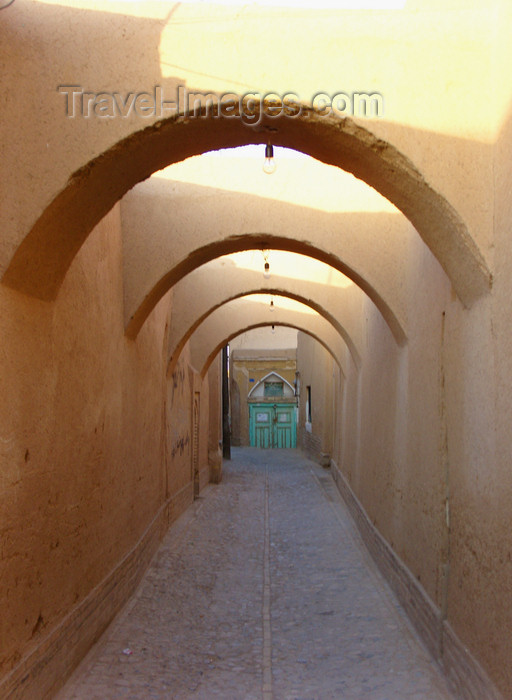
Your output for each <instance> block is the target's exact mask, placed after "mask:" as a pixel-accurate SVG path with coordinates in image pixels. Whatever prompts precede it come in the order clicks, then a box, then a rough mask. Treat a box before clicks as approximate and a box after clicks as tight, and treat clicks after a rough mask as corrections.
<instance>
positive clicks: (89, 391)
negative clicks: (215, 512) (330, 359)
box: [0, 207, 218, 697]
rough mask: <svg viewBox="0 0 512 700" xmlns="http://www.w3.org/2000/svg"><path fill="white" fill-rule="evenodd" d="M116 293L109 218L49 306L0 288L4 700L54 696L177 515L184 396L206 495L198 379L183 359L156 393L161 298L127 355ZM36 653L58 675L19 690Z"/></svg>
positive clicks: (186, 440)
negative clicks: (196, 417) (195, 427)
mask: <svg viewBox="0 0 512 700" xmlns="http://www.w3.org/2000/svg"><path fill="white" fill-rule="evenodd" d="M122 292H123V289H122V278H121V235H120V217H119V208H118V207H115V208H114V209H113V210H112V212H110V213H109V214H108V216H107V217H105V219H103V220H102V222H101V223H100V224H99V225H98V226H97V227H96V229H95V231H94V232H93V234H92V235H91V236H90V238H89V240H88V242H87V244H86V245H85V246H84V247H83V249H82V250H81V251H80V254H79V255H78V256H77V258H76V260H75V261H74V263H73V266H72V268H71V269H70V271H69V274H68V275H67V277H66V280H65V283H64V286H63V289H62V290H61V294H60V295H59V298H58V299H57V301H56V302H55V303H52V304H49V303H45V302H36V301H35V300H33V299H29V298H27V297H25V296H23V295H20V294H18V293H17V292H13V291H12V290H9V289H7V288H3V287H2V288H1V289H0V308H1V311H0V326H1V331H0V336H1V348H2V349H1V364H0V395H1V396H2V401H1V402H0V426H1V432H0V542H1V545H0V554H1V556H0V600H1V601H2V615H1V616H0V678H1V679H2V680H1V681H0V696H2V697H7V696H9V697H11V696H12V697H14V696H15V693H14V690H13V688H14V687H18V691H17V692H20V690H19V684H20V682H21V678H22V677H23V683H22V688H23V690H22V691H21V692H22V696H23V697H36V696H38V697H42V696H43V694H44V693H45V691H49V690H50V689H52V688H53V689H56V688H57V687H58V685H59V683H60V682H62V680H63V679H64V678H65V676H66V674H67V673H69V671H70V670H71V668H72V666H73V664H74V663H76V662H77V661H78V660H79V658H80V655H81V654H83V653H84V652H85V651H86V650H87V647H88V644H90V643H91V641H92V639H93V638H94V637H95V636H96V635H97V633H98V630H101V629H103V627H104V626H105V624H106V623H107V622H108V621H109V620H110V619H111V617H112V615H113V614H114V613H115V612H116V611H117V610H118V609H119V606H120V605H122V604H123V602H125V600H126V596H127V595H128V594H129V593H130V592H131V589H133V586H134V585H135V584H136V581H137V580H138V578H139V577H140V575H141V573H142V571H143V570H144V568H145V566H146V565H147V562H148V561H149V558H150V557H151V554H152V553H153V552H154V549H155V547H156V545H157V544H158V541H159V539H160V537H161V535H162V534H163V532H165V530H166V528H167V526H168V524H169V522H170V521H172V520H174V519H175V518H176V517H178V516H179V515H180V514H181V513H182V512H183V510H184V508H186V506H188V505H189V503H190V502H191V501H192V499H193V484H192V481H193V474H192V472H191V459H190V449H191V442H190V441H191V431H192V414H191V402H192V400H193V394H194V388H195V390H196V391H201V392H202V393H203V395H204V400H203V403H202V404H201V418H200V423H201V424H200V439H199V450H200V454H199V461H198V465H199V469H200V472H201V479H200V481H201V484H200V485H201V486H202V487H204V485H205V483H207V481H208V473H209V468H208V433H209V420H208V415H209V403H210V398H209V392H208V378H206V379H205V382H204V385H205V386H204V387H203V386H201V383H200V382H199V383H198V382H197V380H194V373H193V372H192V370H191V369H190V368H189V366H188V364H187V356H186V354H185V356H184V358H183V359H182V361H181V362H180V365H179V367H178V368H177V370H176V372H175V373H174V375H173V376H171V377H169V378H168V379H166V370H167V367H166V363H167V346H166V340H167V338H166V334H167V328H168V318H169V313H170V310H171V302H170V296H169V295H166V297H165V298H163V299H162V301H161V302H160V303H159V304H158V307H157V308H155V310H154V312H153V313H152V315H151V318H150V319H148V323H146V324H145V326H144V329H143V330H142V331H141V333H140V334H139V337H138V338H137V340H136V341H129V340H127V339H126V337H125V335H124V325H123V304H122V302H123V298H122ZM215 366H216V365H215ZM194 382H195V383H194ZM216 397H217V401H218V393H217V394H216ZM214 399H215V392H214V394H213V397H212V401H214ZM213 405H214V404H213ZM212 407H213V406H212ZM217 408H218V406H217ZM213 432H215V430H214V431H213ZM105 588H108V589H109V590H108V592H105V590H104V589H105ZM59 624H61V628H60V629H59V635H61V638H62V644H61V643H60V642H55V644H56V647H55V649H53V648H52V647H51V644H50V642H49V641H48V640H52V639H53V637H54V635H55V630H56V629H58V625H59ZM73 626H75V627H76V628H78V627H79V628H80V634H81V635H82V636H83V640H82V642H80V643H78V647H77V640H76V634H77V629H75V628H74V627H73ZM68 628H69V629H68ZM73 634H74V635H75V636H73ZM52 643H53V642H52ZM66 645H67V646H68V648H67V649H66V648H65V647H66ZM45 647H46V652H45V653H46V654H47V656H46V657H45V659H46V661H48V648H52V649H53V650H52V651H51V654H50V656H55V657H57V658H60V659H61V661H59V663H58V664H57V666H55V665H54V666H53V671H52V673H53V676H52V673H49V675H48V674H47V675H46V676H45V675H44V674H45V672H43V676H44V677H41V675H37V674H36V675H35V676H33V675H32V670H31V668H30V664H29V665H28V666H27V665H26V663H27V662H26V659H27V655H29V656H30V655H32V657H31V658H32V661H33V660H34V659H35V658H37V655H38V653H39V650H41V649H43V648H45ZM61 647H64V648H61ZM20 663H21V672H22V675H21V677H20V675H19V671H20ZM52 663H53V662H52ZM24 664H25V665H24ZM49 665H50V666H52V664H49ZM27 668H28V670H27ZM9 673H11V675H9ZM32 682H33V683H34V687H32V685H31V684H32ZM11 692H12V695H11ZM33 693H35V695H33ZM38 693H40V694H39V695H38Z"/></svg>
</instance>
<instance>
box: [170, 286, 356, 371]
mask: <svg viewBox="0 0 512 700" xmlns="http://www.w3.org/2000/svg"><path fill="white" fill-rule="evenodd" d="M254 294H257V295H259V294H265V295H272V296H275V297H276V305H279V301H278V300H279V298H280V297H284V298H287V299H293V300H294V301H298V302H300V303H302V304H304V305H305V306H307V307H309V308H311V309H312V310H313V311H315V312H317V313H318V314H319V315H320V316H322V317H323V318H325V320H326V321H328V322H329V323H330V324H331V325H332V326H333V327H334V328H335V330H336V331H337V332H338V333H339V335H340V336H341V337H342V338H343V340H344V341H345V343H346V344H347V347H348V349H349V351H350V355H351V356H352V359H353V361H354V364H355V366H356V367H359V366H360V362H361V358H360V353H359V351H358V350H357V348H356V345H355V343H354V340H353V339H352V337H351V336H350V334H349V333H348V332H347V330H346V328H345V327H344V326H343V325H342V324H341V323H340V321H339V320H338V319H337V318H336V317H335V316H334V315H333V314H332V313H331V312H330V311H328V310H327V309H325V308H324V307H322V306H321V304H319V303H318V302H316V301H315V300H312V299H308V298H307V297H305V296H302V295H300V294H296V293H293V292H289V291H286V289H277V288H271V289H265V288H262V287H258V288H254V289H245V290H243V291H240V292H239V293H237V294H234V295H232V296H228V297H226V298H225V299H223V301H222V302H221V303H219V304H215V305H213V306H211V307H210V308H208V309H207V310H206V311H204V313H201V314H200V315H199V316H197V317H196V318H193V317H189V319H188V320H189V321H190V322H191V323H190V325H189V326H187V327H186V329H185V328H184V327H182V328H173V327H171V337H170V342H169V365H168V373H172V372H173V371H174V367H175V366H176V363H177V361H178V358H179V356H180V354H181V351H182V350H183V348H184V346H185V344H186V343H187V342H188V340H189V339H190V338H191V336H192V335H193V333H194V332H195V330H196V329H197V328H198V327H199V326H200V324H201V323H202V322H203V321H204V320H205V319H207V318H208V316H210V314H212V313H213V312H214V311H215V310H216V309H218V308H220V307H222V306H223V305H225V304H229V303H230V302H232V301H235V300H237V299H243V298H246V297H249V298H250V296H251V295H254ZM275 325H278V324H275Z"/></svg>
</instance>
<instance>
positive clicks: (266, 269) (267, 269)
mask: <svg viewBox="0 0 512 700" xmlns="http://www.w3.org/2000/svg"><path fill="white" fill-rule="evenodd" d="M263 277H264V278H265V279H266V280H268V279H269V277H270V263H269V262H265V267H264V269H263Z"/></svg>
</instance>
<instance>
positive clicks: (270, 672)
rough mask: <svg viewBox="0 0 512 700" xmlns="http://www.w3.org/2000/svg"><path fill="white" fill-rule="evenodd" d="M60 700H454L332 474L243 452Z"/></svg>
mask: <svg viewBox="0 0 512 700" xmlns="http://www.w3.org/2000/svg"><path fill="white" fill-rule="evenodd" d="M58 697H59V698H60V700H78V699H84V700H85V699H87V700H93V699H98V700H100V699H101V700H107V699H109V698H111V699H114V698H115V699H116V700H119V699H120V698H123V699H128V698H141V699H142V698H144V700H146V699H147V698H174V699H176V700H177V699H178V698H180V699H181V698H182V699H185V698H186V699H187V700H188V699H189V698H203V699H205V700H206V699H210V698H223V699H226V700H229V699H235V698H236V699H239V700H248V699H249V698H251V699H256V698H263V699H264V700H270V698H276V699H277V698H279V699H283V700H284V699H285V698H290V699H291V698H297V699H298V698H300V699H301V700H306V699H308V700H312V699H313V698H315V699H322V700H324V699H327V698H336V699H337V700H362V699H363V698H364V700H385V699H387V700H400V699H403V700H420V699H422V700H437V699H441V698H451V697H452V696H451V694H450V692H449V690H448V688H447V686H446V683H445V681H444V679H443V677H442V676H441V674H440V672H439V671H438V668H437V666H436V665H435V663H434V662H433V661H432V660H431V657H430V656H429V655H428V653H427V651H426V650H425V649H424V648H423V647H422V645H421V643H420V642H419V641H418V638H417V636H416V634H415V632H414V631H413V630H412V628H411V626H410V624H409V622H408V621H407V618H406V617H405V615H404V613H403V611H402V610H401V608H400V607H399V606H398V604H397V603H396V601H395V599H394V597H393V595H392V593H391V592H390V589H389V588H388V587H387V584H386V583H385V582H384V580H383V579H382V577H381V575H380V574H379V572H378V570H377V569H376V567H375V564H374V563H373V561H372V560H371V559H370V557H369V555H368V553H367V550H366V549H365V547H364V545H363V544H362V542H361V539H360V537H359V535H358V532H357V530H356V528H355V526H354V524H353V522H352V520H351V517H350V515H349V514H348V511H347V509H346V506H345V505H344V503H343V502H342V500H341V498H340V495H339V492H338V490H337V489H336V486H335V485H334V482H333V480H332V478H331V476H330V473H329V471H327V470H325V469H322V468H321V467H319V466H318V465H317V464H315V463H314V462H311V461H309V460H307V459H306V458H305V457H304V456H303V455H302V454H301V452H299V451H296V450H273V451H266V450H256V449H251V448H245V449H244V448H238V449H235V450H234V451H233V460H232V461H231V462H229V463H227V464H226V465H225V472H224V478H223V482H222V484H221V485H219V486H210V487H209V488H208V489H206V490H205V491H204V494H203V496H202V497H201V498H200V499H199V500H197V501H196V502H195V503H194V506H193V507H192V508H190V509H189V510H188V511H187V512H186V513H185V514H184V515H183V516H182V517H181V518H180V519H179V520H178V521H177V522H176V523H175V525H174V526H173V527H172V528H171V529H170V530H169V532H168V533H167V535H166V537H165V538H164V541H163V543H162V546H161V547H160V549H159V551H158V553H157V555H156V556H155V558H154V560H153V562H152V565H151V566H150V568H149V569H148V571H147V573H146V575H145V577H144V580H143V582H142V584H141V586H140V587H139V589H138V592H137V593H136V595H135V596H134V597H133V598H132V600H131V601H130V602H129V603H128V605H127V606H126V607H125V609H124V611H123V612H122V613H121V615H120V616H119V617H118V618H117V620H116V621H114V623H113V624H112V626H111V627H110V629H109V630H108V631H107V633H106V634H105V635H104V637H103V638H102V640H100V642H99V643H98V644H97V645H96V647H94V648H93V649H92V651H91V652H90V654H89V656H88V657H86V659H85V660H84V662H83V663H82V664H81V666H79V668H78V669H77V671H76V672H75V674H74V676H72V678H71V680H70V681H69V682H68V684H67V685H66V686H65V687H64V689H63V690H62V691H61V693H60V695H59V696H58Z"/></svg>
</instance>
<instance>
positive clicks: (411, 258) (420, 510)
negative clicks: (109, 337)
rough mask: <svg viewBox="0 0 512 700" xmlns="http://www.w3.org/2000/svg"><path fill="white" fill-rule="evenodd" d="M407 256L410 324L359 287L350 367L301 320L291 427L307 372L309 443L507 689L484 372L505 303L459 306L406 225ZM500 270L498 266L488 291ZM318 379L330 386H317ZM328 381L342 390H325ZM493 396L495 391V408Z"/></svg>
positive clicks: (500, 539) (506, 487) (497, 465)
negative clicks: (396, 319) (358, 337)
mask: <svg viewBox="0 0 512 700" xmlns="http://www.w3.org/2000/svg"><path fill="white" fill-rule="evenodd" d="M507 248H508V246H507ZM508 255H509V254H508V252H506V251H505V250H504V258H505V259H507V258H508ZM406 270H407V275H406V277H405V280H404V283H405V284H407V296H408V298H409V311H408V318H409V323H410V326H409V339H408V342H407V344H406V345H405V346H404V347H399V346H398V345H397V344H396V342H395V340H394V339H393V337H392V335H391V333H390V331H389V327H388V326H387V325H386V323H385V322H384V320H383V318H382V316H381V314H380V313H379V311H378V310H377V309H376V307H375V306H374V305H373V303H372V302H371V301H369V300H367V302H366V303H365V305H364V307H363V309H362V314H363V318H364V323H365V327H366V330H365V333H364V336H365V337H364V342H363V351H362V362H361V368H360V369H358V368H356V367H355V365H354V364H353V363H352V362H350V361H348V362H347V365H346V366H347V374H346V376H345V377H344V378H341V381H340V380H339V379H338V378H337V377H336V376H335V375H334V374H333V367H332V360H331V358H330V357H329V356H328V355H327V353H325V351H324V350H323V349H322V348H320V347H318V344H315V342H314V341H312V340H311V339H310V338H307V337H305V336H304V335H303V334H299V346H298V369H299V371H300V372H301V382H302V391H301V408H300V413H299V416H300V425H299V429H300V430H301V432H302V433H303V435H307V432H306V428H305V423H304V421H305V413H304V411H305V397H304V388H305V386H306V384H308V383H311V386H312V393H313V418H312V424H311V428H312V434H313V438H314V439H313V444H314V446H316V448H317V450H320V449H321V450H323V451H330V454H331V456H332V459H333V461H334V463H335V465H336V466H337V468H339V469H340V471H341V472H342V474H343V475H344V477H345V479H346V480H347V482H348V484H349V485H350V488H351V489H352V491H353V493H354V494H355V496H356V498H357V499H359V501H360V503H361V505H362V507H363V508H364V510H365V512H366V515H367V516H368V518H369V520H370V521H371V523H372V524H373V526H374V527H375V528H376V530H377V531H378V533H379V534H380V535H382V536H383V537H384V539H385V541H386V542H387V543H388V544H389V545H390V546H391V547H392V549H393V550H394V552H395V554H396V555H398V557H399V559H400V560H401V561H402V562H403V563H404V564H405V566H406V567H407V569H408V570H409V572H410V574H411V575H412V577H413V578H414V579H415V580H416V581H417V582H418V584H419V585H420V586H421V587H422V589H424V591H426V593H427V595H428V597H429V599H430V600H431V601H433V603H434V605H435V606H436V609H437V611H438V613H436V614H438V615H439V617H440V619H441V620H442V621H443V620H444V621H445V626H447V628H448V629H449V630H450V634H451V632H452V631H453V632H454V633H455V635H457V636H458V638H459V639H460V641H461V642H462V644H463V645H464V646H465V647H466V648H468V649H469V651H470V652H471V654H472V655H474V659H476V660H477V663H478V664H479V665H481V666H482V667H483V669H484V672H485V674H488V676H487V677H490V678H491V680H492V683H494V684H496V685H497V686H498V688H499V689H501V690H502V691H503V692H504V693H505V696H506V697H509V695H508V694H507V693H509V692H510V688H511V687H512V686H511V683H512V678H511V677H510V672H509V669H510V665H509V663H508V655H509V650H510V647H509V644H508V642H507V639H508V635H509V630H510V626H511V624H512V619H511V618H510V603H511V602H512V601H511V598H510V595H511V592H510V587H509V582H510V580H511V578H510V574H511V572H510V567H511V562H510V551H511V550H512V540H511V537H510V532H509V527H508V524H507V523H508V522H509V513H510V500H509V495H510V486H511V478H510V474H509V468H508V466H507V465H508V464H509V460H508V458H507V457H505V450H503V448H502V449H501V451H500V449H499V448H498V443H499V441H501V440H502V436H503V435H504V433H502V432H501V426H502V425H504V422H507V423H508V420H507V418H506V416H508V415H509V413H508V405H509V401H508V400H507V399H505V397H504V385H502V386H500V387H498V386H497V385H496V384H495V382H496V378H497V377H501V380H502V381H504V377H505V374H504V373H503V372H504V368H503V365H502V363H499V362H497V360H496V357H495V355H494V352H495V350H493V346H494V348H496V347H497V346H500V351H499V353H501V349H502V348H504V347H505V345H502V341H504V340H505V334H504V335H501V334H500V335H499V336H498V335H497V334H496V333H495V332H494V333H493V330H492V328H491V324H492V323H493V321H491V319H492V318H494V319H495V322H496V321H497V320H498V319H500V318H503V317H502V314H501V312H499V311H497V308H496V306H494V310H492V304H491V302H490V300H487V301H486V302H482V303H480V304H479V305H477V306H476V307H475V308H474V309H472V310H467V309H464V308H463V307H462V305H461V304H460V302H459V301H458V300H457V299H456V297H455V296H454V294H453V290H452V289H451V286H450V284H449V282H448V280H447V278H446V275H445V274H444V272H443V271H442V270H441V269H440V267H439V265H438V263H437V261H436V260H435V259H434V258H433V256H432V255H431V253H430V252H429V251H428V250H427V249H426V248H425V247H424V246H422V245H421V244H420V243H418V242H417V241H415V239H414V237H413V236H411V237H410V240H409V247H408V256H407V266H406ZM506 284H508V283H506V282H505V278H502V279H500V280H498V286H497V288H496V290H495V294H496V295H498V296H500V295H501V294H502V293H503V291H502V285H506ZM496 303H497V299H495V304H496ZM498 323H500V324H501V321H498ZM502 328H503V330H504V327H502ZM500 366H501V369H499V367H500ZM507 376H509V375H508V374H507ZM506 381H507V382H508V381H509V380H508V379H507V380H506ZM329 382H332V385H331V386H332V390H331V391H330V392H329V391H326V390H325V389H324V387H325V386H326V385H327V384H329ZM337 382H339V383H340V385H341V392H340V394H339V397H338V398H337V399H336V398H335V399H334V401H333V396H332V392H333V391H334V392H335V393H336V386H337ZM493 387H494V389H493ZM494 391H496V393H494ZM495 401H499V402H500V401H502V403H501V406H502V411H503V413H502V415H497V414H496V405H495ZM333 412H334V415H332V413H333ZM495 421H496V423H495ZM331 430H332V432H331V433H330V436H329V432H330V431H331ZM308 439H309V442H310V443H311V439H310V438H307V439H306V444H308V443H307V440H308ZM503 444H504V443H503V442H501V445H503ZM446 645H447V643H446ZM446 645H445V646H446ZM464 672H465V673H466V675H467V678H469V677H470V672H469V671H468V670H467V668H465V670H464ZM491 685H492V684H491ZM477 692H481V693H489V692H490V691H489V690H482V689H479V690H478V691H477ZM487 696H488V695H487V694H486V695H485V697H487ZM464 697H465V696H464ZM481 697H484V695H481ZM489 697H490V696H489ZM493 697H494V696H493Z"/></svg>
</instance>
